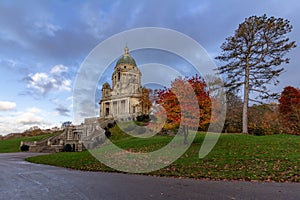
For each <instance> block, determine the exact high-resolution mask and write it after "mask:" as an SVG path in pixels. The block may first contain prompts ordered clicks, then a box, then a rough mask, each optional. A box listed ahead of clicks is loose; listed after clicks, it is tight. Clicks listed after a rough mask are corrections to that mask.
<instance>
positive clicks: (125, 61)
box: [116, 47, 136, 66]
mask: <svg viewBox="0 0 300 200" xmlns="http://www.w3.org/2000/svg"><path fill="white" fill-rule="evenodd" d="M120 64H129V65H133V66H136V63H135V60H134V59H133V58H132V57H131V56H130V54H129V49H128V47H125V48H124V54H123V56H122V57H121V58H120V59H119V60H118V61H117V64H116V66H118V65H120Z"/></svg>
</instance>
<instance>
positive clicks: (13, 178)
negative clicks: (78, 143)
mask: <svg viewBox="0 0 300 200" xmlns="http://www.w3.org/2000/svg"><path fill="white" fill-rule="evenodd" d="M33 155H36V154H32V153H9V154H0V172H1V174H0V199H1V200H2V199H3V200H4V199H5V200H8V199H23V200H26V199H49V200H50V199H51V200H52V199H60V200H61V199H74V200H75V199H105V200H110V199H122V200H126V199H300V184H296V183H252V182H238V181H201V180H192V179H177V178H160V177H152V176H141V175H128V174H118V173H101V172H82V171H76V170H69V169H64V168H59V167H53V166H47V165H37V164H31V163H28V162H25V161H24V160H23V159H24V158H26V157H28V156H33Z"/></svg>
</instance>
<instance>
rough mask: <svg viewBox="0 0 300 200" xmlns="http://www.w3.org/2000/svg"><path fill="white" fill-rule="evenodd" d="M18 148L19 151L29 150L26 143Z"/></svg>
mask: <svg viewBox="0 0 300 200" xmlns="http://www.w3.org/2000/svg"><path fill="white" fill-rule="evenodd" d="M20 149H21V151H29V146H28V145H26V144H23V145H22V146H21V148H20Z"/></svg>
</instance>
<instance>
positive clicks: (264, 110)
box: [249, 103, 280, 135]
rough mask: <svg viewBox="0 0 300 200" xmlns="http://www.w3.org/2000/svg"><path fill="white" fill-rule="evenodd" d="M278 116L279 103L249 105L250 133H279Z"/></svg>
mask: <svg viewBox="0 0 300 200" xmlns="http://www.w3.org/2000/svg"><path fill="white" fill-rule="evenodd" d="M258 116H259V117H258ZM278 118H279V117H278V104H276V103H270V104H262V105H252V106H251V107H249V133H251V134H253V135H271V134H278V133H279V132H280V131H279V121H278V120H279V119H278Z"/></svg>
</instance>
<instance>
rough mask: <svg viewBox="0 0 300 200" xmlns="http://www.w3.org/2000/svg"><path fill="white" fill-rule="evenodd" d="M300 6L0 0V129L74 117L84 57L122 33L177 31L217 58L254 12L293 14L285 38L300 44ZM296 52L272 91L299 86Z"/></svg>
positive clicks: (231, 1) (271, 1)
mask: <svg viewBox="0 0 300 200" xmlns="http://www.w3.org/2000/svg"><path fill="white" fill-rule="evenodd" d="M299 10H300V3H299V1H297V0H286V1H282V0H268V1H261V0H252V1H240V0H226V1H224V0H189V1H182V0H170V1H168V0H165V1H159V0H151V1H150V0H149V1H141V0H128V1H103V0H97V1H69V0H65V1H41V0H39V1H30V0H29V1H21V0H19V1H18V0H13V1H11V0H1V1H0V84H1V90H0V134H2V135H5V134H7V133H10V132H20V131H23V130H25V129H27V128H29V127H31V126H34V125H38V126H40V127H41V128H48V127H53V126H60V124H61V123H62V122H64V121H68V120H72V89H73V83H74V80H75V78H76V73H77V71H78V69H79V67H80V65H81V63H82V62H83V61H84V59H85V57H86V56H87V55H88V54H89V52H90V51H91V50H92V49H93V48H94V47H95V46H96V45H98V44H99V43H100V42H102V41H103V40H105V39H107V38H108V37H110V36H112V35H114V34H117V33H119V32H121V31H125V30H129V29H132V28H138V27H149V26H151V27H163V28H169V29H174V30H176V31H179V32H182V33H184V34H186V35H188V36H190V37H192V38H193V39H194V40H196V41H197V42H199V43H200V44H201V45H202V46H203V47H204V48H205V49H206V50H207V51H208V53H209V54H210V56H211V57H212V58H214V57H215V56H217V55H218V54H219V53H220V46H221V44H222V43H223V42H224V41H225V38H226V37H228V36H230V35H232V34H233V33H234V30H235V29H236V28H237V26H238V24H239V23H241V22H243V20H244V19H245V18H246V17H249V16H252V15H262V14H267V15H268V16H275V17H283V18H286V19H288V20H290V22H291V24H292V25H293V27H294V29H293V32H292V33H291V34H290V35H289V36H290V38H291V40H295V41H296V42H297V44H299V37H300V12H299ZM124 44H125V41H124ZM116 48H119V47H116ZM129 48H130V44H129ZM122 53H123V47H120V55H121V54H122ZM299 53H300V50H299V48H296V49H294V50H293V51H292V52H291V53H290V54H289V57H290V58H291V62H290V64H288V65H286V66H284V67H285V69H286V70H285V73H283V74H282V75H281V77H280V79H279V80H280V85H279V86H278V87H276V88H273V87H272V89H273V90H274V91H281V90H282V89H283V87H285V86H287V85H292V86H295V87H299V83H300V82H299V78H298V74H299V72H300V69H299V64H300V56H298V55H299ZM135 59H136V61H137V64H139V63H144V62H145V60H143V56H141V55H140V56H139V53H138V52H136V57H135ZM217 64H219V63H217ZM109 78H110V77H108V78H107V79H109Z"/></svg>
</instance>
